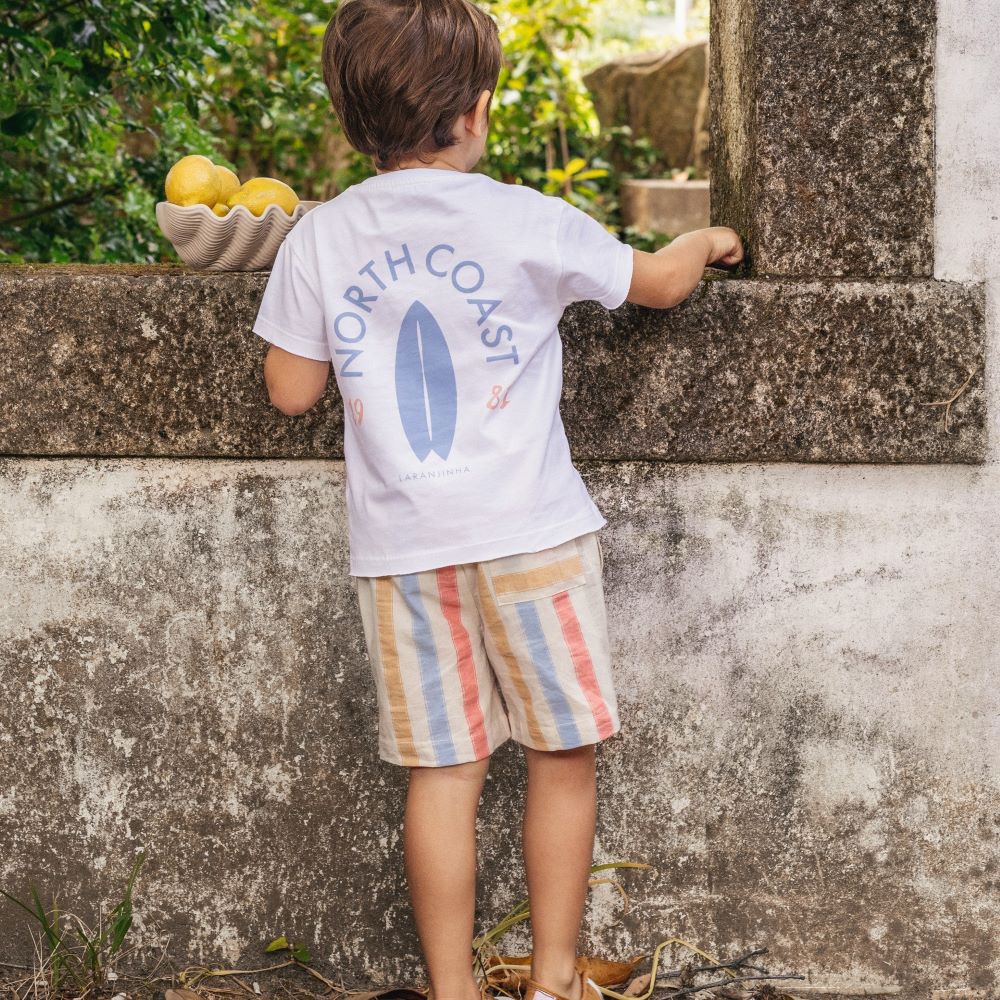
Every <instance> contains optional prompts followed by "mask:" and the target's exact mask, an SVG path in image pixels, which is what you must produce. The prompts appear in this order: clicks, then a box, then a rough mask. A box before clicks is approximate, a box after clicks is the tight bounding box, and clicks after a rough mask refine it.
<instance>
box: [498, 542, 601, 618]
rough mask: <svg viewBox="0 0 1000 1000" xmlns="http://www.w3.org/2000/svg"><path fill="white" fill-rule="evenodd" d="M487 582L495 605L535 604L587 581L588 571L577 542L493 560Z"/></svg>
mask: <svg viewBox="0 0 1000 1000" xmlns="http://www.w3.org/2000/svg"><path fill="white" fill-rule="evenodd" d="M489 577H490V583H491V584H492V587H493V593H494V595H495V597H496V600H497V604H517V603H518V602H519V601H537V600H538V599H539V598H542V597H553V596H554V595H556V594H561V593H563V592H564V591H567V590H572V589H573V588H574V587H581V586H583V584H585V583H586V582H587V571H586V567H585V565H584V562H583V557H582V556H581V555H580V551H579V548H578V546H577V544H576V539H575V538H571V539H570V540H569V541H568V542H563V543H562V544H560V545H556V546H553V547H552V548H549V549H542V550H541V551H540V552H523V553H519V554H518V555H516V556H504V557H502V558H500V559H496V560H493V561H492V564H491V565H490V572H489Z"/></svg>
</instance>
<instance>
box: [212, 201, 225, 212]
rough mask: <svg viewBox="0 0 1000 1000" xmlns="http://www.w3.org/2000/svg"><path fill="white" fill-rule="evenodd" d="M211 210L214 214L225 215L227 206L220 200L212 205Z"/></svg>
mask: <svg viewBox="0 0 1000 1000" xmlns="http://www.w3.org/2000/svg"><path fill="white" fill-rule="evenodd" d="M212 211H213V212H215V214H216V215H225V214H226V213H227V212H228V211H229V206H228V205H227V204H226V203H225V202H222V201H220V202H219V203H218V204H216V205H213V206H212Z"/></svg>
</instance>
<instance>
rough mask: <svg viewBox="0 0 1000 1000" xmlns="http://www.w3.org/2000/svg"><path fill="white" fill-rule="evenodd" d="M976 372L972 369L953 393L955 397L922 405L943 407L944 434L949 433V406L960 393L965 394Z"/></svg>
mask: <svg viewBox="0 0 1000 1000" xmlns="http://www.w3.org/2000/svg"><path fill="white" fill-rule="evenodd" d="M976 371H977V369H975V368H973V369H972V370H971V371H970V372H969V377H968V378H967V379H966V380H965V381H964V382H963V383H962V384H961V385H960V386H959V387H958V390H957V391H956V392H955V395H954V396H952V397H951V399H939V400H936V401H935V402H933V403H924V404H923V405H924V406H943V407H944V432H945V434H948V433H950V431H949V430H948V420H949V418H950V417H951V404H952V403H954V402H955V401H956V400H957V399H958V397H959V396H961V395H962V393H963V392H965V390H966V389H968V388H969V383H970V382H971V381H972V379H973V378H974V377H975V374H976Z"/></svg>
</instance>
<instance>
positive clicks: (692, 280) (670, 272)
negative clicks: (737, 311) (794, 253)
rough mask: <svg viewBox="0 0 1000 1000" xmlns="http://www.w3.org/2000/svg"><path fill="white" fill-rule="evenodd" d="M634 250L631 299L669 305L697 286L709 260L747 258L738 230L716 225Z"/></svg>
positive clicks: (656, 306)
mask: <svg viewBox="0 0 1000 1000" xmlns="http://www.w3.org/2000/svg"><path fill="white" fill-rule="evenodd" d="M633 254H634V258H633V261H632V283H631V284H630V286H629V290H628V296H627V299H628V301H629V302H634V303H635V304H636V305H640V306H651V307H652V308H654V309H669V308H671V307H672V306H676V305H677V304H678V303H680V302H683V301H684V300H685V299H686V298H687V297H688V296H689V295H690V294H691V293H692V292H693V291H694V290H695V288H697V286H698V282H699V281H701V279H702V274H703V272H704V270H705V268H706V267H707V266H708V265H709V264H715V263H721V264H738V263H739V262H740V261H741V260H742V259H743V244H742V243H741V242H740V238H739V236H738V235H737V234H736V232H735V230H732V229H730V228H729V227H728V226H712V227H710V228H709V229H698V230H695V231H694V232H692V233H684V235H682V236H678V237H677V238H676V239H674V240H673V241H671V242H670V243H668V244H667V246H665V247H662V248H661V249H659V250H657V251H656V253H646V251H644V250H633Z"/></svg>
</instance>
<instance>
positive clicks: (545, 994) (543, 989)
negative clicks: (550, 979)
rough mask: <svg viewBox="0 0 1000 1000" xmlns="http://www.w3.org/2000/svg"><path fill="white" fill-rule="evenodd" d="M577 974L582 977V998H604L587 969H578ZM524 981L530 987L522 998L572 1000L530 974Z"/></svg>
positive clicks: (589, 999) (600, 999)
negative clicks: (537, 980) (532, 977)
mask: <svg viewBox="0 0 1000 1000" xmlns="http://www.w3.org/2000/svg"><path fill="white" fill-rule="evenodd" d="M577 975H579V977H580V1000H604V994H603V993H602V992H601V988H600V986H598V985H597V983H595V982H594V980H593V979H591V978H590V977H589V976H588V975H587V973H586V970H585V969H578V970H577ZM524 982H525V983H526V984H527V987H528V988H527V989H526V990H525V991H524V993H523V994H522V1000H570V998H569V997H566V996H563V995H562V994H561V993H556V991H555V990H550V989H549V988H548V987H547V986H543V985H542V984H541V983H539V982H536V981H535V980H534V979H531V978H530V977H528V976H526V977H525V978H524Z"/></svg>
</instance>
